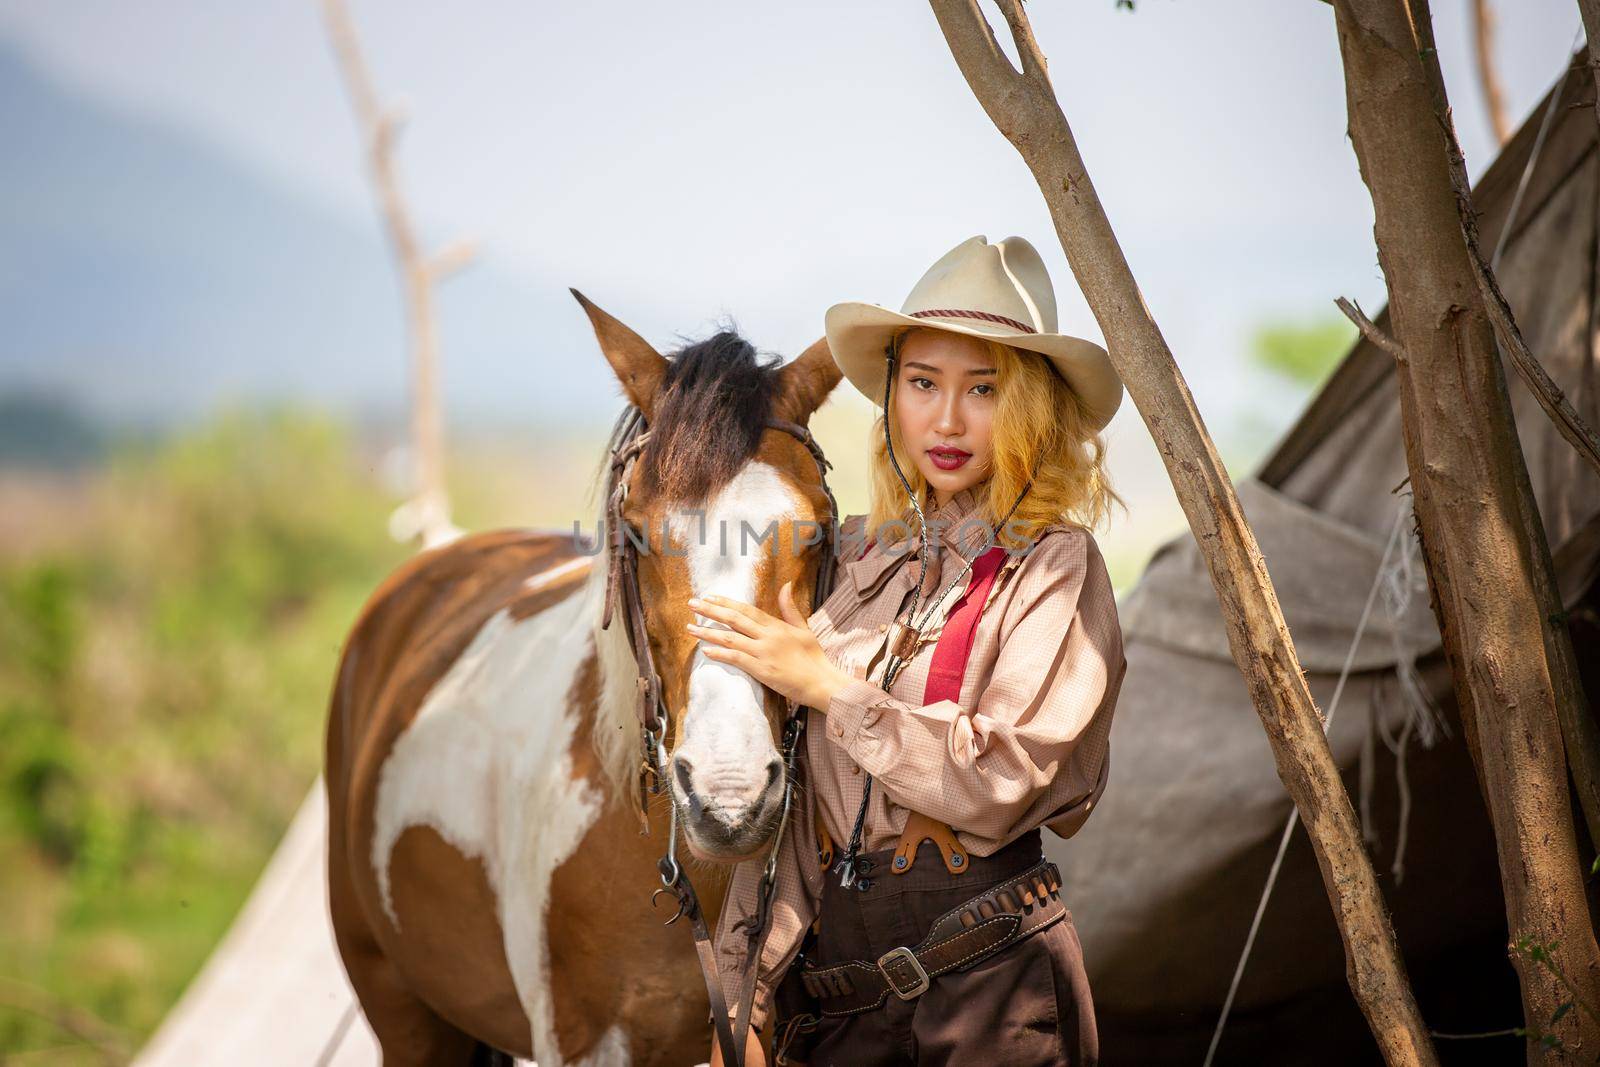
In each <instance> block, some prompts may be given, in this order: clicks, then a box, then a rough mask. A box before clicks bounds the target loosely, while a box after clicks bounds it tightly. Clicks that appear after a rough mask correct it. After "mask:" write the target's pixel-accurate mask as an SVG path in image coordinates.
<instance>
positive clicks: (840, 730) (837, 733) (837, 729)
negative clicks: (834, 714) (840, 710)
mask: <svg viewBox="0 0 1600 1067" xmlns="http://www.w3.org/2000/svg"><path fill="white" fill-rule="evenodd" d="M833 736H834V737H843V736H844V727H843V726H839V725H838V724H835V725H834V727H833Z"/></svg>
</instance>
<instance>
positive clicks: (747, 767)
mask: <svg viewBox="0 0 1600 1067" xmlns="http://www.w3.org/2000/svg"><path fill="white" fill-rule="evenodd" d="M573 295H574V296H575V297H577V299H578V301H579V303H581V304H582V305H583V308H584V311H586V312H587V313H588V315H589V319H590V322H591V324H592V325H593V327H594V331H595V336H596V338H597V339H598V341H599V343H600V350H601V352H602V353H603V354H604V355H605V358H606V360H607V362H609V363H610V365H611V368H612V370H613V371H614V372H615V374H616V376H617V380H618V381H619V382H620V383H621V385H622V388H623V391H624V393H625V394H626V396H627V398H628V400H629V401H631V403H632V404H633V405H634V406H635V407H637V408H638V409H639V412H640V413H641V414H642V415H643V418H644V420H645V421H646V423H647V424H648V427H649V438H648V439H647V441H646V443H645V445H644V447H643V451H641V452H640V454H639V457H638V460H637V462H635V463H634V464H633V465H632V468H631V470H630V471H629V473H628V478H627V482H626V494H625V497H624V501H623V504H622V510H621V520H622V522H623V524H625V526H626V527H627V529H626V530H619V531H613V530H610V529H607V530H606V531H605V536H606V537H608V538H610V537H614V536H618V535H621V536H627V537H630V538H631V539H632V541H633V543H634V544H635V545H637V546H640V548H639V551H638V552H637V572H638V574H637V581H638V588H639V600H640V603H641V604H642V607H643V616H644V624H645V626H644V628H645V631H646V633H647V634H648V640H649V646H650V651H651V654H652V656H653V658H654V661H655V666H656V670H657V673H658V674H659V676H660V679H661V685H662V700H663V703H664V705H665V708H666V716H665V718H666V730H665V737H664V739H663V752H664V753H665V755H666V760H665V768H666V771H665V777H666V786H667V790H668V792H669V794H670V801H671V803H673V804H675V805H677V812H678V817H679V821H680V822H681V823H682V825H683V827H684V830H685V839H686V840H687V842H688V844H689V847H690V850H691V851H692V852H693V853H694V854H695V855H696V856H697V857H699V858H701V859H709V860H718V861H725V862H731V861H735V860H740V859H744V858H746V857H749V856H751V855H754V854H755V853H756V852H758V851H759V850H760V849H761V848H762V847H763V845H765V844H766V843H767V842H768V841H769V840H770V838H771V836H772V833H773V831H774V830H775V829H776V827H777V824H778V821H779V817H780V814H781V810H782V805H783V793H784V781H783V778H784V763H783V759H782V757H781V756H780V740H781V734H782V729H783V724H784V720H785V719H786V717H787V711H788V709H787V706H786V703H785V701H784V700H783V698H782V697H780V696H779V695H778V694H776V693H774V692H772V691H771V690H769V689H767V688H766V687H764V686H762V685H761V684H759V683H758V682H756V681H755V679H753V678H751V677H750V676H749V675H748V674H746V673H745V672H743V671H741V670H739V669H737V668H735V667H733V666H731V665H728V664H724V663H718V662H716V661H714V660H712V659H710V658H708V657H707V656H706V655H705V654H704V652H703V651H702V650H701V648H700V646H699V642H698V641H697V640H696V639H695V638H694V637H693V635H691V634H690V633H689V632H688V631H687V629H686V625H687V624H688V623H690V622H697V623H699V624H701V625H710V626H716V625H720V624H718V623H715V622H713V621H712V620H710V619H707V618H705V617H704V616H697V615H696V614H695V613H694V612H693V611H692V610H690V608H689V606H688V600H689V598H690V597H691V596H701V597H704V596H705V595H707V594H719V595H721V596H726V597H730V598H733V599H736V600H740V601H744V602H746V603H749V604H754V605H756V606H757V607H759V608H761V609H762V610H764V611H766V612H768V613H770V614H772V615H774V616H778V617H781V612H780V609H779V606H778V590H779V589H780V588H781V587H782V586H783V584H784V583H785V582H792V583H793V587H794V596H795V603H796V604H798V605H800V606H801V608H802V610H808V609H809V607H810V605H811V603H812V595H813V590H814V589H815V586H816V582H817V580H818V571H819V568H820V566H821V565H822V564H823V562H824V561H825V560H828V559H830V555H829V553H828V551H827V547H828V541H829V539H831V538H832V537H833V536H834V533H835V532H834V531H833V530H830V529H829V528H828V524H829V522H830V519H831V518H832V514H831V512H832V506H831V502H830V500H829V496H828V493H827V491H826V489H825V487H824V485H823V482H822V477H821V474H822V472H821V471H819V470H818V467H817V463H816V460H815V459H814V458H813V456H812V454H811V452H810V451H809V450H808V449H807V447H806V446H805V444H804V443H803V442H802V441H801V440H799V439H798V438H797V437H795V436H794V435H793V434H792V433H790V432H787V431H785V430H783V429H781V428H776V427H775V426H774V425H773V424H774V423H775V422H777V423H782V422H788V423H792V424H796V425H798V426H800V427H804V426H805V425H806V424H807V422H808V421H809V419H810V417H811V415H812V413H813V412H814V411H816V409H817V408H818V407H819V406H820V405H821V404H822V402H823V401H824V400H826V399H827V397H828V394H829V393H830V392H832V390H833V388H834V386H835V385H837V384H838V382H839V378H840V372H839V369H838V367H837V366H836V365H835V364H834V362H833V358H832V356H831V354H830V353H829V351H828V346H827V341H826V339H822V340H819V341H817V342H816V343H815V344H813V345H812V346H811V347H810V348H808V349H806V351H805V352H804V353H803V354H801V355H800V357H799V358H797V359H795V360H794V361H793V362H791V363H789V364H787V365H782V366H780V365H778V364H776V363H762V362H760V361H758V359H757V358H756V351H755V349H754V347H753V346H751V345H750V344H749V342H747V341H745V340H744V339H743V338H741V337H739V335H738V334H736V333H733V332H729V331H724V332H721V333H718V334H717V335H716V336H714V337H712V338H710V339H708V340H706V341H702V342H699V343H697V344H691V345H688V346H686V347H685V348H682V349H680V350H679V351H677V352H675V353H672V354H671V356H670V357H669V356H663V355H661V354H660V353H658V352H657V351H656V350H655V349H654V348H652V347H651V346H650V345H649V344H648V343H647V342H646V341H645V340H644V339H643V338H641V337H640V336H639V335H638V334H637V333H635V332H634V331H633V330H631V329H629V328H628V327H627V326H625V325H624V324H623V323H621V322H620V321H618V320H617V319H615V318H613V317H612V316H610V315H608V314H607V313H606V312H605V311H603V310H601V309H600V308H599V307H597V306H595V305H594V304H593V303H591V302H590V301H589V300H587V299H586V298H584V296H583V295H582V294H580V293H578V292H577V291H576V290H574V291H573ZM619 425H620V423H619ZM618 600H619V601H620V600H621V592H620V591H619V593H618ZM616 610H617V612H618V614H619V615H620V613H621V612H622V610H624V609H623V607H622V605H621V603H620V602H619V603H618V604H617V607H616ZM612 626H613V627H614V628H615V629H617V630H623V629H625V628H626V626H627V619H626V618H616V619H613V620H612ZM623 670H627V671H628V672H629V673H635V672H634V671H633V662H632V660H631V659H629V660H628V662H627V663H626V664H625V665H623V667H622V668H619V669H618V671H617V672H616V673H618V674H621V673H622V672H623ZM627 682H628V686H627V692H628V694H629V695H631V693H632V679H631V678H630V679H627ZM621 688H622V687H621V686H618V687H616V689H615V690H614V691H621ZM607 729H608V732H609V734H610V736H608V737H605V738H598V739H597V740H599V741H600V742H601V743H602V745H604V746H605V747H606V748H607V749H609V750H610V751H611V752H613V753H615V758H613V759H611V760H608V763H610V764H612V766H613V773H612V780H613V782H614V783H616V784H618V785H623V784H624V783H625V782H626V781H628V780H631V774H632V773H633V772H636V771H637V769H638V766H639V755H638V753H639V751H640V747H639V731H638V727H637V724H634V725H633V727H632V729H628V728H627V727H626V726H625V725H624V724H623V722H622V720H621V717H620V716H619V717H617V718H616V719H613V720H612V721H610V722H608V724H607ZM619 734H621V735H625V737H619V736H618V735H619ZM619 741H620V742H621V743H620V744H619V743H618V742H619ZM619 779H621V780H620V781H619Z"/></svg>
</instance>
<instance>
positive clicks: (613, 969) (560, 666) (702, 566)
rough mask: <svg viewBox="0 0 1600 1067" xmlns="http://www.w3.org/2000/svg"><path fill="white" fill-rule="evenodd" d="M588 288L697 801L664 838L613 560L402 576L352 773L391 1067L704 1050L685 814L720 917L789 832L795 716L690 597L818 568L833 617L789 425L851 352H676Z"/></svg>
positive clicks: (654, 633)
mask: <svg viewBox="0 0 1600 1067" xmlns="http://www.w3.org/2000/svg"><path fill="white" fill-rule="evenodd" d="M574 295H575V296H577V297H578V300H579V301H580V302H581V303H582V304H583V306H584V309H585V311H587V312H588V314H589V318H590V321H591V323H592V324H593V326H594V330H595V334H596V336H597V338H598V339H599V342H600V348H601V351H602V352H603V353H604V355H605V357H606V359H607V360H608V361H609V362H610V364H611V367H612V369H613V370H614V371H615V373H616V376H617V378H618V380H619V381H620V382H621V384H622V387H623V389H624V391H625V392H626V394H627V397H628V399H629V400H630V401H631V402H632V403H633V404H634V405H636V406H637V407H638V408H639V409H640V410H641V412H642V413H643V414H644V416H645V418H646V419H647V420H648V421H649V425H650V429H651V436H650V439H649V441H648V443H647V445H646V447H645V451H644V452H643V453H642V454H641V455H640V457H639V461H638V462H637V463H636V464H635V465H634V469H633V476H632V478H631V480H630V482H629V484H628V491H627V497H626V503H625V510H624V515H623V517H624V519H625V520H626V521H627V523H628V525H630V526H631V527H633V528H634V529H635V530H636V531H639V532H640V534H641V535H644V536H648V539H649V551H648V552H647V553H645V552H641V553H640V555H639V560H638V568H639V578H638V580H639V584H640V591H641V594H642V600H643V603H644V605H645V616H646V619H645V621H646V628H647V630H648V634H649V639H650V645H651V650H652V652H653V653H654V656H655V663H656V665H657V668H658V670H659V672H660V675H661V680H662V685H663V691H664V694H665V704H666V707H667V712H668V715H667V722H668V733H667V737H666V745H667V748H666V751H667V752H668V753H669V754H670V765H669V766H670V772H671V773H670V774H668V776H667V777H668V779H669V784H670V788H669V789H668V790H667V792H666V793H665V794H663V795H662V797H660V798H658V799H660V800H663V801H664V802H663V803H657V804H655V805H653V806H652V810H651V812H650V815H649V823H650V830H651V832H650V834H649V836H642V835H641V834H640V830H639V815H638V805H637V797H638V790H637V777H636V775H637V770H638V766H639V753H640V731H639V725H638V722H637V718H636V712H635V702H634V695H635V679H636V676H637V668H636V662H635V659H634V656H633V653H632V651H631V650H630V646H629V644H628V638H627V620H626V619H625V618H623V617H622V615H621V609H620V607H619V609H618V613H617V616H616V617H615V618H613V620H612V623H611V625H610V626H609V627H607V628H605V629H602V628H601V626H600V620H601V617H602V613H603V609H604V596H605V585H606V574H605V571H606V567H605V558H606V557H605V556H604V555H603V554H601V555H590V554H586V551H585V548H584V546H582V545H580V544H579V543H577V542H576V541H575V539H574V537H572V536H570V535H568V534H564V533H562V534H558V533H545V532H533V531H500V532H495V533H484V534H477V535H473V536H469V537H465V538H462V539H461V540H458V541H456V542H454V543H452V544H450V545H447V546H444V547H441V548H438V549H434V550H432V551H428V552H424V553H422V554H420V555H418V556H416V557H415V558H413V559H412V560H410V561H409V562H408V563H406V564H405V565H404V566H402V567H401V568H400V569H399V570H397V571H396V572H395V573H394V574H393V575H391V576H390V577H389V578H388V579H387V580H386V581H385V582H384V583H383V584H382V585H381V586H380V587H379V588H378V590H377V591H376V592H375V593H374V594H373V596H372V598H371V600H370V601H369V602H368V603H367V605H366V607H365V608H364V609H363V611H362V613H361V616H360V619H359V620H358V621H357V623H356V625H355V628H354V630H353V632H352V633H351V635H350V637H349V639H348V641H347V643H346V646H345V649H344V654H343V658H342V661H341V663H340V667H339V673H338V677H337V680H336V684H335V688H334V692H333V698H332V708H331V711H330V716H329V721H328V735H327V770H326V777H327V788H328V815H329V833H328V850H329V852H328V877H329V895H330V904H331V908H332V913H333V923H334V929H335V932H336V936H337V941H338V946H339V952H340V955H341V956H342V957H343V959H344V964H345V968H346V970H347V972H348V973H349V976H350V981H351V983H352V985H353V986H354V987H355V990H356V993H357V995H358V997H359V998H360V1001H361V1006H362V1008H363V1009H364V1011H365V1012H366V1015H367V1018H368V1020H369V1021H370V1022H371V1024H372V1028H373V1030H374V1031H375V1032H376V1033H377V1036H378V1040H379V1042H380V1044H381V1045H382V1048H383V1056H384V1063H385V1064H387V1065H390V1067H394V1065H397V1064H467V1063H471V1062H474V1061H476V1060H479V1059H480V1058H488V1057H487V1054H488V1053H489V1049H498V1050H501V1051H503V1052H506V1053H511V1054H514V1055H516V1056H519V1057H524V1058H533V1059H536V1060H537V1061H538V1063H539V1065H540V1067H557V1065H560V1064H580V1063H581V1064H613V1063H614V1064H692V1063H698V1062H702V1061H704V1060H705V1059H706V1058H707V1055H708V1053H709V1050H710V1043H711V1030H710V1028H709V1026H708V1023H707V1020H708V1002H707V998H706V992H705V985H704V982H703V980H702V977H701V973H700V970H699V966H698V964H697V961H696V956H695V952H694V947H693V944H692V940H691V937H690V935H689V933H688V932H687V931H686V930H685V929H684V925H685V924H677V925H675V926H673V927H671V928H668V927H665V926H663V925H662V918H663V915H664V914H666V911H663V912H657V911H654V910H653V909H652V908H650V907H649V906H648V903H647V902H648V900H649V898H650V893H651V891H652V890H653V889H655V888H656V887H658V886H659V885H660V879H659V877H658V874H657V869H656V861H657V859H658V858H659V857H660V856H661V855H662V854H663V853H664V852H665V850H666V843H667V841H666V839H667V834H668V816H669V811H670V808H669V807H668V806H667V805H668V804H676V805H677V806H678V815H679V821H680V824H681V825H682V827H683V830H684V839H685V841H686V843H687V845H688V847H689V850H690V851H691V852H692V853H693V855H694V857H695V858H697V859H698V860H700V861H702V862H698V863H697V862H693V861H692V860H691V861H690V862H688V863H686V864H685V867H686V870H687V871H688V873H689V875H690V876H691V878H692V879H693V881H694V883H695V886H696V889H697V890H698V893H699V898H700V900H701V902H702V905H703V907H704V910H705V913H706V921H707V922H708V923H712V924H714V923H715V921H716V912H717V909H718V907H719V906H720V903H721V900H722V896H723V892H724V890H725V887H726V885H727V877H728V874H729V873H730V871H731V867H730V866H729V861H732V860H736V859H743V858H746V857H749V856H751V855H754V854H756V853H757V852H759V851H760V850H761V848H762V846H763V845H764V844H765V843H767V841H768V840H769V839H770V838H771V836H772V832H773V829H774V827H775V825H776V823H777V820H778V809H779V808H780V807H781V801H782V796H783V781H782V777H783V776H782V773H781V772H782V769H783V764H782V761H781V760H780V758H779V748H778V744H779V730H780V729H781V724H782V721H783V718H784V715H785V712H786V708H785V706H784V701H783V700H782V699H781V698H779V697H778V696H777V695H776V694H774V693H773V692H771V691H770V690H767V689H765V688H764V687H762V686H761V685H759V684H757V683H756V682H755V681H754V680H753V679H751V678H750V676H749V675H747V674H744V673H743V672H741V671H738V670H735V669H733V668H731V667H729V666H726V665H723V664H718V663H716V662H714V661H712V660H710V659H708V658H706V657H705V655H704V654H703V653H702V652H700V651H699V650H698V649H697V648H696V645H697V642H696V641H695V640H694V639H693V637H692V636H690V635H689V634H688V633H687V632H686V630H685V623H687V622H690V621H693V620H694V615H693V613H692V612H691V611H690V609H689V608H688V606H687V603H686V601H687V600H688V599H689V597H690V596H692V595H695V594H699V595H704V594H706V593H708V592H714V593H720V594H723V595H726V596H732V597H737V598H738V599H740V600H743V601H747V602H751V603H755V604H759V605H762V606H763V607H765V608H766V610H769V611H771V612H772V613H773V614H777V613H778V608H777V603H776V602H777V590H778V589H779V587H780V586H781V585H782V584H783V583H784V582H785V581H790V580H793V581H794V582H795V590H796V600H797V602H799V603H802V604H804V603H809V602H810V601H809V599H807V598H808V597H809V596H810V591H811V589H812V588H813V584H812V583H813V582H814V580H815V568H816V563H817V557H818V556H819V555H823V553H820V552H818V551H811V550H807V549H806V547H805V546H806V545H807V543H808V542H809V541H814V540H815V537H816V529H815V527H814V526H813V527H809V528H808V529H807V533H806V534H801V533H800V532H799V531H796V530H795V529H794V528H793V527H794V525H795V524H797V523H813V524H814V523H821V524H824V525H825V524H826V522H827V521H828V518H829V512H830V501H829V499H828V497H827V495H826V493H825V490H824V488H823V486H822V483H821V480H820V477H819V472H818V471H817V468H816V464H815V462H814V460H813V458H812V455H811V454H810V453H809V452H808V451H807V449H806V448H805V446H804V445H802V443H801V442H800V441H798V440H797V439H796V438H795V437H793V436H792V435H791V434H789V433H785V432H781V431H778V430H773V429H770V428H768V425H767V423H768V420H769V418H778V419H787V420H789V421H791V422H794V423H798V424H799V425H801V426H804V425H805V424H806V423H807V422H808V420H809V418H810V416H811V414H812V412H813V411H815V409H816V408H817V407H818V406H819V405H820V404H821V403H822V402H823V400H824V399H826V397H827V396H828V394H829V393H830V392H831V391H832V389H833V387H834V386H835V385H836V384H838V381H839V371H838V369H837V368H836V367H835V365H834V363H833V360H832V358H831V357H830V356H829V353H828V350H827V345H826V342H825V341H819V342H817V343H816V344H814V345H812V346H811V348H809V349H808V350H807V351H806V352H805V353H804V354H803V355H802V356H800V357H799V358H798V359H797V360H795V361H794V362H792V363H790V364H788V365H787V366H783V367H777V366H773V365H761V364H759V363H758V362H757V361H756V358H755V353H754V350H753V349H752V348H751V346H750V345H748V344H747V343H746V342H744V341H743V340H741V339H740V338H738V336H737V335H735V334H732V333H726V332H725V333H721V334H718V335H717V336H716V337H714V338H712V339H710V340H708V341H705V342H701V343H699V344H696V345H691V346H689V347H687V348H685V349H683V350H682V351H680V352H678V353H677V354H675V356H673V357H672V358H671V359H668V358H664V357H663V356H661V355H660V354H658V353H657V352H656V351H655V350H654V349H652V348H651V347H650V346H649V345H648V344H647V343H646V342H645V341H644V340H643V339H642V338H640V337H639V336H638V335H637V334H635V333H634V332H633V331H632V330H630V329H628V328H627V327H626V326H624V325H623V324H622V323H620V322H618V321H617V320H615V319H613V318H612V317H611V316H609V315H607V314H606V313H605V312H603V311H601V310H600V309H599V308H598V307H596V306H594V305H593V304H591V303H590V302H589V301H587V300H585V299H584V298H583V297H582V296H581V295H580V294H577V293H576V292H574ZM602 473H603V472H602ZM601 507H602V509H603V508H604V501H602V503H601ZM691 509H703V510H704V519H703V521H704V523H705V525H704V526H703V527H702V526H701V521H702V520H701V518H700V516H699V515H698V514H696V513H695V512H694V511H693V510H691ZM602 514H603V510H602ZM772 522H776V524H777V532H778V534H779V536H778V537H777V538H776V539H774V540H771V541H769V542H768V543H766V544H765V545H764V546H762V547H761V548H752V549H751V550H750V551H747V552H745V551H740V549H739V546H740V544H741V542H742V541H743V540H744V538H743V537H741V531H742V526H741V524H742V523H748V524H749V526H750V528H751V530H753V531H755V532H756V533H757V534H759V533H761V532H764V531H765V530H766V529H767V527H768V524H769V523H772ZM723 529H726V530H727V531H728V539H727V544H728V545H730V546H733V547H731V548H728V549H724V548H723V544H722V540H721V538H720V537H719V531H721V530H723ZM707 534H709V536H707ZM807 534H809V536H807ZM605 535H606V536H607V537H610V536H614V531H612V530H610V529H606V530H605ZM796 549H798V551H796ZM588 551H589V552H593V551H594V549H589V550H588ZM699 621H701V622H707V621H708V620H704V619H701V620H699ZM668 797H670V800H668V799H666V798H668ZM681 854H682V852H681V850H680V855H681ZM284 1022H285V1025H290V1026H292V1025H294V1023H293V1020H285V1021H284ZM483 1046H489V1048H488V1049H486V1048H484V1047H483Z"/></svg>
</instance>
